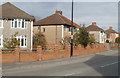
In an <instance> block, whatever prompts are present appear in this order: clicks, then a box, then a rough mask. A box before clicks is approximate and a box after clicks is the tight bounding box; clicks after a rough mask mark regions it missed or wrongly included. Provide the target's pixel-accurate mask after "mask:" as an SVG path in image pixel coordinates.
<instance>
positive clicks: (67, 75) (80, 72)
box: [65, 72, 82, 76]
mask: <svg viewBox="0 0 120 78" xmlns="http://www.w3.org/2000/svg"><path fill="white" fill-rule="evenodd" d="M80 73H82V72H77V73H70V74H66V75H65V76H72V75H75V74H80Z"/></svg>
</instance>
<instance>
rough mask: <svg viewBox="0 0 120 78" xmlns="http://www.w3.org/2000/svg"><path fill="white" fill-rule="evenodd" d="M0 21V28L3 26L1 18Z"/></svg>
mask: <svg viewBox="0 0 120 78" xmlns="http://www.w3.org/2000/svg"><path fill="white" fill-rule="evenodd" d="M0 22H1V26H0V28H3V20H1V19H0Z"/></svg>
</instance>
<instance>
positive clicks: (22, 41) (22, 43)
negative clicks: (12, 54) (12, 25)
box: [16, 35, 27, 47]
mask: <svg viewBox="0 0 120 78" xmlns="http://www.w3.org/2000/svg"><path fill="white" fill-rule="evenodd" d="M16 38H17V40H19V41H20V47H26V46H27V38H26V36H25V35H21V36H17V37H16Z"/></svg>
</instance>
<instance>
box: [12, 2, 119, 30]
mask: <svg viewBox="0 0 120 78" xmlns="http://www.w3.org/2000/svg"><path fill="white" fill-rule="evenodd" d="M93 1H94V0H93ZM12 4H14V5H15V6H17V7H18V8H20V9H22V10H23V11H25V12H26V13H28V14H30V15H33V16H35V17H36V19H37V20H40V19H43V18H45V17H47V16H50V15H52V14H54V13H55V11H56V10H61V11H62V12H63V16H65V17H67V18H69V19H71V2H69V1H68V2H12ZM74 22H75V23H77V24H79V25H80V24H81V25H82V24H85V25H86V27H87V26H89V25H90V24H91V23H92V22H96V23H97V25H98V26H99V27H101V28H103V29H104V30H106V29H108V28H109V26H112V27H113V29H115V30H116V31H118V2H79V1H78V2H77V1H76V2H74Z"/></svg>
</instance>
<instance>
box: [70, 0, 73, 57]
mask: <svg viewBox="0 0 120 78" xmlns="http://www.w3.org/2000/svg"><path fill="white" fill-rule="evenodd" d="M71 20H72V22H71V50H70V52H71V53H70V57H71V56H73V0H72V10H71Z"/></svg>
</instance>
